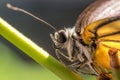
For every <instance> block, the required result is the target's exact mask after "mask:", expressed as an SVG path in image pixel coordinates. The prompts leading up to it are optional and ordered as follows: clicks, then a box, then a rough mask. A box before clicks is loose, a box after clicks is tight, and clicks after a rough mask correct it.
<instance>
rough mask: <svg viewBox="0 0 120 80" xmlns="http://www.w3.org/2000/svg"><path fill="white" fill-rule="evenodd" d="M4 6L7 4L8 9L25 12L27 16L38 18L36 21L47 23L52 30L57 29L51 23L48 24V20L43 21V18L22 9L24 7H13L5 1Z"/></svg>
mask: <svg viewBox="0 0 120 80" xmlns="http://www.w3.org/2000/svg"><path fill="white" fill-rule="evenodd" d="M6 6H7V7H8V8H9V9H12V10H14V11H19V12H23V13H25V14H28V15H29V16H31V17H33V18H35V19H36V20H38V21H40V22H43V23H44V24H46V25H48V26H49V27H51V28H52V29H53V30H55V31H57V29H56V28H55V27H54V26H52V25H51V24H49V23H48V22H46V21H44V20H43V19H41V18H39V17H37V16H35V15H33V14H31V13H30V12H28V11H26V10H24V9H21V8H18V7H15V6H13V5H11V4H9V3H7V4H6Z"/></svg>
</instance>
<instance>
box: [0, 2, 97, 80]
mask: <svg viewBox="0 0 120 80" xmlns="http://www.w3.org/2000/svg"><path fill="white" fill-rule="evenodd" d="M93 1H94V0H66V1H65V0H0V16H1V17H2V18H3V19H5V20H6V21H8V22H9V23H10V24H11V25H13V26H14V27H15V28H16V29H18V30H19V31H20V32H22V33H23V34H24V35H26V36H27V37H29V38H31V39H32V40H33V41H34V42H35V43H37V44H38V45H40V46H42V47H43V48H44V49H45V50H46V51H48V52H49V53H53V54H51V55H53V56H54V57H56V56H55V53H54V49H53V48H52V41H51V39H50V37H49V34H50V33H52V32H53V31H52V30H51V29H50V28H49V27H47V26H46V25H44V24H42V23H39V22H38V21H36V20H34V19H33V18H31V17H30V16H27V15H25V14H23V13H20V12H15V11H12V10H9V9H7V8H6V3H11V4H13V5H15V6H18V7H21V8H23V9H25V10H28V11H30V12H31V13H33V14H35V15H36V16H38V17H41V18H42V19H44V20H46V21H48V22H50V23H52V24H53V25H55V26H57V27H56V28H57V29H62V28H63V27H64V26H68V27H70V26H74V24H75V21H76V19H77V17H78V15H79V14H80V13H81V12H82V11H83V10H84V9H85V8H86V7H87V6H88V5H89V4H90V3H92V2H93ZM61 26H62V27H61ZM41 34H42V35H41ZM83 77H84V78H85V80H94V79H95V78H93V77H92V76H88V75H85V76H83ZM0 80H61V79H59V78H58V77H57V76H56V75H55V74H53V73H52V72H50V71H49V70H47V69H46V68H44V67H43V66H41V65H39V64H37V63H36V62H34V60H32V59H31V58H30V57H28V56H27V55H25V54H24V53H23V52H22V51H21V50H19V49H18V48H16V47H15V46H14V45H12V44H11V43H9V42H8V41H7V40H5V39H4V38H3V37H1V36H0Z"/></svg>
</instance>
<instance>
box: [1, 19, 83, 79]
mask: <svg viewBox="0 0 120 80" xmlns="http://www.w3.org/2000/svg"><path fill="white" fill-rule="evenodd" d="M0 34H1V35H2V36H3V37H4V38H5V39H7V40H8V41H10V42H11V43H12V44H14V45H15V46H16V47H18V48H19V49H21V50H22V51H23V52H24V53H26V54H27V55H29V56H30V57H31V58H33V59H34V60H35V61H36V62H38V63H39V64H41V65H43V66H44V67H46V68H47V69H49V70H51V71H52V72H53V73H55V74H56V75H57V76H59V77H60V78H61V79H62V80H82V78H80V76H78V75H77V74H75V73H73V72H72V71H70V70H69V69H67V68H66V67H65V66H64V65H62V64H61V63H60V62H58V61H57V60H56V59H55V58H53V57H52V56H50V55H49V54H48V53H47V52H46V51H45V50H43V49H42V48H40V47H39V46H38V45H36V44H35V43H34V42H32V41H31V40H30V39H28V38H27V37H25V36H24V35H23V34H22V33H20V32H19V31H17V30H16V29H15V28H13V27H12V26H11V25H9V24H8V23H7V22H6V21H4V20H3V19H2V18H0ZM46 76H47V75H46Z"/></svg>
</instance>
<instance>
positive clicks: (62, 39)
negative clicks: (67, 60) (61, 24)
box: [57, 32, 67, 43]
mask: <svg viewBox="0 0 120 80" xmlns="http://www.w3.org/2000/svg"><path fill="white" fill-rule="evenodd" d="M58 34H59V36H58V39H57V41H58V42H59V43H65V42H66V40H67V37H66V34H65V32H59V33H58Z"/></svg>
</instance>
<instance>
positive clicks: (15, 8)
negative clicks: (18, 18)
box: [6, 3, 18, 11]
mask: <svg viewBox="0 0 120 80" xmlns="http://www.w3.org/2000/svg"><path fill="white" fill-rule="evenodd" d="M6 6H7V8H9V9H12V10H15V11H17V10H18V8H17V7H14V6H12V5H11V4H10V3H7V4H6Z"/></svg>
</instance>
